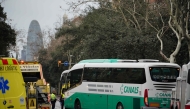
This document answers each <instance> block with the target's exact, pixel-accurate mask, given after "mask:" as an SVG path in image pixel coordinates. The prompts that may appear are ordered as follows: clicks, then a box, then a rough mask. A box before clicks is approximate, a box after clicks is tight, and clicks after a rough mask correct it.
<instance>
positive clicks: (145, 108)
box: [141, 107, 169, 109]
mask: <svg viewBox="0 0 190 109" xmlns="http://www.w3.org/2000/svg"><path fill="white" fill-rule="evenodd" d="M141 109H169V108H158V107H141Z"/></svg>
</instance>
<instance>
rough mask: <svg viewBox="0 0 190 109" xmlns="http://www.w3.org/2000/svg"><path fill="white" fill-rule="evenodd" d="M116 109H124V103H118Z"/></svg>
mask: <svg viewBox="0 0 190 109" xmlns="http://www.w3.org/2000/svg"><path fill="white" fill-rule="evenodd" d="M116 109H124V108H123V105H122V103H118V104H117V107H116Z"/></svg>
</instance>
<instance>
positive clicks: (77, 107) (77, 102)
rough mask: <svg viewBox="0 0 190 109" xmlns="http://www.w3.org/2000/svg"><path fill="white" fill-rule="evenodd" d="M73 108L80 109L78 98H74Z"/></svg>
mask: <svg viewBox="0 0 190 109" xmlns="http://www.w3.org/2000/svg"><path fill="white" fill-rule="evenodd" d="M75 109H81V103H80V100H79V99H76V100H75Z"/></svg>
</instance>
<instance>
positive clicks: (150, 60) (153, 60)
mask: <svg viewBox="0 0 190 109" xmlns="http://www.w3.org/2000/svg"><path fill="white" fill-rule="evenodd" d="M138 62H159V60H156V59H138Z"/></svg>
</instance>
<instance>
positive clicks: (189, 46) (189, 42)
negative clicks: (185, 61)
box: [187, 41, 190, 61]
mask: <svg viewBox="0 0 190 109" xmlns="http://www.w3.org/2000/svg"><path fill="white" fill-rule="evenodd" d="M187 46H188V52H189V57H188V58H189V61H190V41H187Z"/></svg>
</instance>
